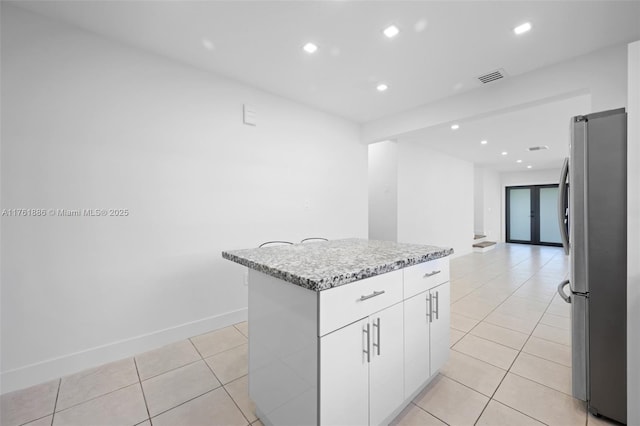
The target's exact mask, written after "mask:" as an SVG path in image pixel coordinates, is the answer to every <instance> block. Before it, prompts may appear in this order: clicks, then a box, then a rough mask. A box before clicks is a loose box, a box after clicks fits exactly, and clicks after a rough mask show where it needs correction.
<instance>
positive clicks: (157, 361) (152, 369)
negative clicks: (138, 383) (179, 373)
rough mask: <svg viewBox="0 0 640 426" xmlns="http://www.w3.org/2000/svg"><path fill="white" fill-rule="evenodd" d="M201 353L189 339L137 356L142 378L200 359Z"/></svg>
mask: <svg viewBox="0 0 640 426" xmlns="http://www.w3.org/2000/svg"><path fill="white" fill-rule="evenodd" d="M199 359H200V355H199V354H198V351H196V348H195V347H194V346H193V344H192V343H191V341H190V340H189V339H187V340H181V341H180V342H177V343H173V344H171V345H167V346H163V347H161V348H158V349H155V350H153V351H149V352H145V353H143V354H141V355H137V356H136V364H137V365H138V373H140V380H146V379H148V378H150V377H153V376H157V375H158V374H162V373H166V372H167V371H169V370H173V369H174V368H178V367H182V366H183V365H187V364H190V363H192V362H195V361H198V360H199Z"/></svg>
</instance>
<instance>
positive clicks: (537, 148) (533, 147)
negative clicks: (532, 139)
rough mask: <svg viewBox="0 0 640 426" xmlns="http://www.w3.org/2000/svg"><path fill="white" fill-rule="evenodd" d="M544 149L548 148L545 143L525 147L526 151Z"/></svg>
mask: <svg viewBox="0 0 640 426" xmlns="http://www.w3.org/2000/svg"><path fill="white" fill-rule="evenodd" d="M545 149H549V147H548V146H547V145H540V146H530V147H529V148H527V151H542V150H545Z"/></svg>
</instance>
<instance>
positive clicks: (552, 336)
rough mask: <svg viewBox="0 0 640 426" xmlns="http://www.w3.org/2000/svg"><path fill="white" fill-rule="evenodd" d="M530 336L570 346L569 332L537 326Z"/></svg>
mask: <svg viewBox="0 0 640 426" xmlns="http://www.w3.org/2000/svg"><path fill="white" fill-rule="evenodd" d="M532 336H535V337H539V338H540V339H545V340H550V341H552V342H556V343H561V344H563V345H568V346H571V330H565V329H562V328H557V327H551V326H550V325H546V324H538V326H537V327H536V329H535V330H533V333H532Z"/></svg>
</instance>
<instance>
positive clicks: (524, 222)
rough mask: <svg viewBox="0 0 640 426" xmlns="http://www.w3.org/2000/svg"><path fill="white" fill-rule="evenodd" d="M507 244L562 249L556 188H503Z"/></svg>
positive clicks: (546, 186) (538, 186) (550, 186)
mask: <svg viewBox="0 0 640 426" xmlns="http://www.w3.org/2000/svg"><path fill="white" fill-rule="evenodd" d="M506 191H507V193H506V209H507V212H506V222H507V223H506V225H507V235H506V237H507V238H506V241H507V242H508V243H520V244H536V245H543V246H558V247H559V246H562V240H561V238H560V228H559V226H558V185H526V186H508V187H507V188H506Z"/></svg>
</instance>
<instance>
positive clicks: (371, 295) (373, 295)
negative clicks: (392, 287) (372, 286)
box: [360, 290, 384, 301]
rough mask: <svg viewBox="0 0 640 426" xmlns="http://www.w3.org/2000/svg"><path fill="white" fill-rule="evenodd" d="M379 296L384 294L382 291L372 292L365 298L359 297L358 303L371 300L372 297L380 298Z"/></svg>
mask: <svg viewBox="0 0 640 426" xmlns="http://www.w3.org/2000/svg"><path fill="white" fill-rule="evenodd" d="M381 294H384V290H382V291H375V290H374V292H373V293H371V294H367V295H366V296H360V301H363V300H367V299H371V298H372V297H376V296H380V295H381Z"/></svg>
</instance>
